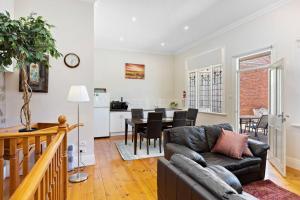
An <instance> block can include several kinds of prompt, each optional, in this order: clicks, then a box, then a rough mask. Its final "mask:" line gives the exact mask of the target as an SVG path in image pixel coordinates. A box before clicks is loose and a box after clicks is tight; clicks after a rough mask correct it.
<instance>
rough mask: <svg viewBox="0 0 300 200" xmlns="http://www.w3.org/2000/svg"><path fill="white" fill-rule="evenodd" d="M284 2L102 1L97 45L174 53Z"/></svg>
mask: <svg viewBox="0 0 300 200" xmlns="http://www.w3.org/2000/svg"><path fill="white" fill-rule="evenodd" d="M280 1H282V0H98V1H96V3H95V21H94V23H95V43H96V44H95V46H96V48H108V49H124V50H135V51H143V52H155V53H164V54H173V53H176V52H178V51H180V50H182V49H184V48H186V47H187V46H190V45H192V44H193V43H195V42H197V41H199V40H201V39H203V38H205V37H207V36H209V35H211V34H213V33H215V32H216V31H218V30H220V29H222V28H224V27H226V26H228V25H230V24H233V23H234V22H237V21H239V20H240V19H242V18H245V17H247V16H249V15H252V14H253V13H256V12H258V11H259V10H263V9H266V8H267V7H270V6H272V5H274V4H275V3H278V2H280ZM132 17H135V18H136V21H135V22H133V21H132ZM185 26H189V30H187V31H185V30H184V27H185ZM120 38H122V39H120ZM121 40H122V41H121ZM161 43H165V45H164V46H162V45H161Z"/></svg>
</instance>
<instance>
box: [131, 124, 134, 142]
mask: <svg viewBox="0 0 300 200" xmlns="http://www.w3.org/2000/svg"><path fill="white" fill-rule="evenodd" d="M133 133H134V128H133V127H132V132H131V142H133V139H134V138H133Z"/></svg>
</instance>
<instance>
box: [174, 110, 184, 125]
mask: <svg viewBox="0 0 300 200" xmlns="http://www.w3.org/2000/svg"><path fill="white" fill-rule="evenodd" d="M186 120H187V112H186V111H176V112H174V116H173V127H179V126H186Z"/></svg>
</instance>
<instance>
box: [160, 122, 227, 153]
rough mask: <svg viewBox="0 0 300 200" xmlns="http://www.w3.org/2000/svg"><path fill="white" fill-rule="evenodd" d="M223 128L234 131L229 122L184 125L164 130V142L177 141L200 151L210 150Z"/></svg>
mask: <svg viewBox="0 0 300 200" xmlns="http://www.w3.org/2000/svg"><path fill="white" fill-rule="evenodd" d="M222 128H223V129H225V130H230V131H232V126H231V125H230V124H228V123H225V124H217V125H211V126H184V127H176V128H171V129H166V130H164V142H165V143H176V144H180V145H183V146H186V147H189V148H190V149H192V150H194V151H196V152H198V153H203V152H208V151H210V150H211V149H212V147H213V146H214V145H215V143H216V142H217V139H218V137H219V136H220V134H221V131H222Z"/></svg>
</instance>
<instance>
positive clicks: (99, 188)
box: [68, 137, 300, 200]
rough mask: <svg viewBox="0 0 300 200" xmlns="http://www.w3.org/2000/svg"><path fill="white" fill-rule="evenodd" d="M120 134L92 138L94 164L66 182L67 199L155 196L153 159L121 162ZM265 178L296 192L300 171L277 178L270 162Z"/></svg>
mask: <svg viewBox="0 0 300 200" xmlns="http://www.w3.org/2000/svg"><path fill="white" fill-rule="evenodd" d="M118 140H123V137H112V138H108V139H98V140H95V157H96V165H95V166H90V167H87V168H86V169H85V171H87V172H88V173H89V179H88V180H87V181H86V182H83V183H77V184H69V185H68V199H69V200H77V199H79V200H89V199H96V200H118V199H125V200H127V199H132V200H147V199H156V163H157V159H156V158H150V159H144V160H135V161H123V160H122V158H121V157H120V155H119V153H118V150H117V148H116V146H115V144H114V143H115V142H116V141H118ZM266 178H268V179H271V180H272V181H274V182H275V183H277V184H278V185H280V186H282V187H284V188H286V189H288V190H290V191H292V192H295V193H297V194H299V195H300V171H296V170H294V169H290V168H288V169H287V177H286V178H283V177H281V176H280V175H279V174H278V172H277V171H276V170H275V169H274V168H273V167H272V166H271V165H270V164H268V166H267V175H266Z"/></svg>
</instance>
